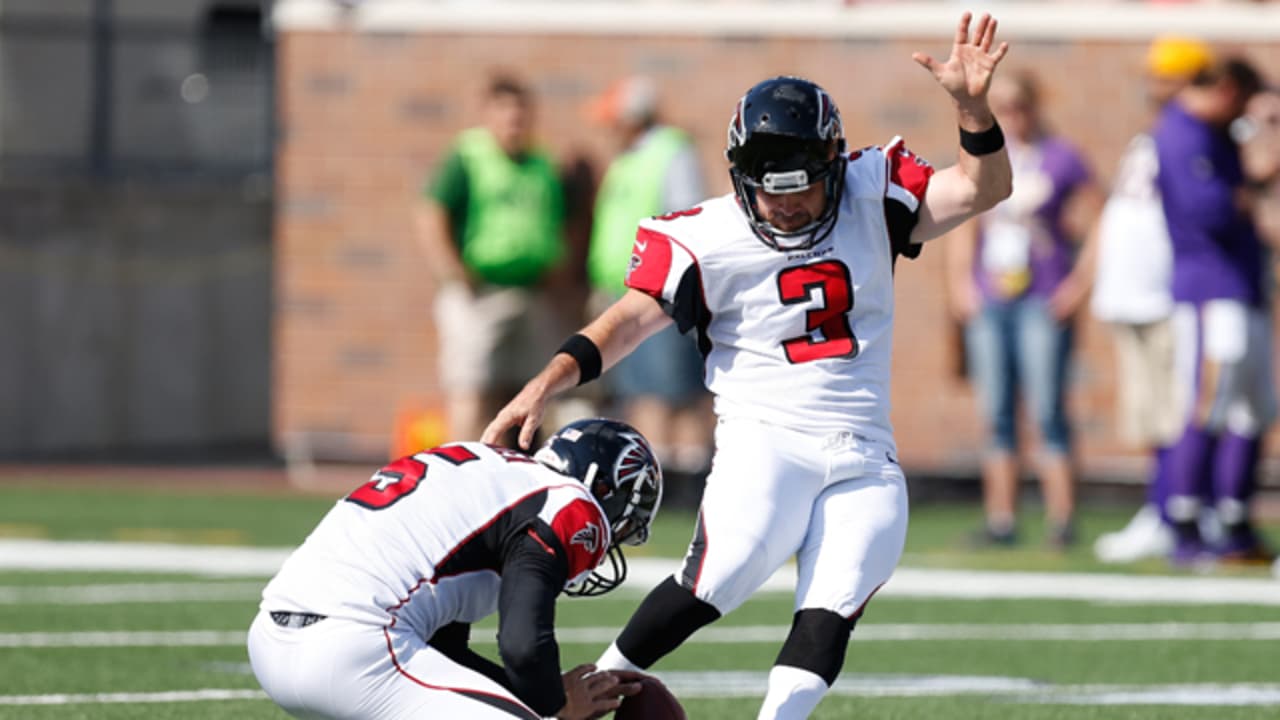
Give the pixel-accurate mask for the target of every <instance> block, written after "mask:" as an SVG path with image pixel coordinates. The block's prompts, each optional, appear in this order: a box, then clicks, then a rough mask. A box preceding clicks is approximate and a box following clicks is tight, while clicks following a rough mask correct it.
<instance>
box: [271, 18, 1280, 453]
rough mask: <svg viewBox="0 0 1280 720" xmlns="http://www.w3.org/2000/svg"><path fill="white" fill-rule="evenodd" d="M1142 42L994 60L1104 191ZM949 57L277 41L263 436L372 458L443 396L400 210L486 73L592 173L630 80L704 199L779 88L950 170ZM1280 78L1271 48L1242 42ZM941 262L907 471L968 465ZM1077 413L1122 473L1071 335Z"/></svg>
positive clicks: (1092, 332) (1093, 364) (868, 137)
mask: <svg viewBox="0 0 1280 720" xmlns="http://www.w3.org/2000/svg"><path fill="white" fill-rule="evenodd" d="M1144 48H1145V42H1144V41H1140V40H1131V41H1127V40H1115V41H1101V40H1099V41H1079V40H1072V41H1050V40H1039V41H1035V40H1032V41H1026V42H1020V43H1018V44H1017V45H1016V47H1015V48H1014V50H1013V52H1012V54H1011V56H1010V58H1009V60H1008V62H1007V65H1008V67H1010V68H1023V67H1026V68H1032V69H1035V70H1037V71H1038V72H1039V73H1040V75H1041V78H1042V80H1043V85H1044V90H1045V97H1046V100H1045V104H1046V109H1047V115H1048V116H1049V117H1050V118H1051V119H1052V121H1053V124H1054V125H1055V127H1056V128H1058V129H1059V130H1060V131H1061V132H1062V133H1063V134H1065V135H1066V136H1068V137H1069V138H1071V139H1073V140H1075V141H1076V142H1077V143H1078V144H1079V145H1081V146H1082V147H1083V149H1084V150H1085V152H1086V154H1087V156H1088V157H1089V159H1090V160H1091V161H1092V162H1093V164H1094V166H1095V168H1096V169H1097V171H1098V172H1099V173H1100V174H1101V175H1102V176H1103V177H1104V179H1105V178H1106V177H1108V176H1109V175H1110V173H1111V172H1112V171H1113V169H1114V158H1115V157H1116V156H1117V154H1118V153H1119V152H1120V151H1121V149H1122V148H1123V146H1124V144H1125V142H1127V140H1128V138H1129V137H1130V136H1131V134H1132V133H1133V132H1134V131H1135V130H1137V129H1139V128H1140V127H1141V126H1142V125H1143V123H1144V109H1143V104H1142V99H1141V90H1140V85H1139V82H1138V79H1137V75H1136V71H1137V68H1138V67H1139V64H1140V60H1141V58H1142V53H1143V51H1144ZM917 49H921V50H926V51H928V52H931V53H934V54H936V55H945V53H946V50H947V43H946V41H943V40H939V39H937V38H934V39H915V40H913V39H909V38H895V39H889V40H882V41H881V40H865V39H858V40H848V39H829V38H828V39H812V38H799V37H743V36H732V37H730V36H726V37H722V38H717V37H713V36H702V37H660V36H643V37H639V36H625V35H610V36H582V35H568V34H545V35H518V34H515V35H513V34H493V35H477V34H465V35H459V34H457V33H448V34H445V33H440V34H432V33H416V32H415V33H391V32H382V33H367V32H354V31H350V30H341V29H339V30H330V31H322V32H321V31H293V32H285V33H283V34H282V35H281V37H280V40H279V87H280V106H279V110H280V115H281V122H282V126H283V138H282V141H281V143H280V146H279V166H278V167H279V176H278V183H279V188H278V190H279V193H278V199H279V202H278V205H277V207H278V216H277V219H276V222H277V225H276V241H277V248H276V257H277V259H278V262H277V263H276V273H277V277H276V288H277V294H276V303H277V312H276V319H275V322H276V334H275V337H276V346H275V366H274V373H275V380H274V388H275V392H274V421H273V422H274V437H275V439H276V442H277V444H279V445H285V444H288V443H289V442H291V441H292V440H296V439H303V440H307V441H309V444H310V445H311V446H312V448H313V450H314V451H315V452H317V453H319V454H322V455H323V454H331V455H338V456H377V455H381V454H382V453H384V452H385V451H386V447H387V443H388V441H389V437H390V433H391V429H392V424H393V418H394V416H395V413H396V411H397V409H398V408H400V407H401V406H402V405H403V404H404V403H405V402H406V401H407V400H408V399H412V398H424V399H428V400H429V399H430V398H432V397H434V396H435V395H436V394H437V392H438V387H437V385H436V380H435V373H434V365H435V362H434V352H435V351H434V342H435V338H434V335H433V332H432V328H431V324H430V322H429V302H430V297H431V292H432V288H431V284H430V281H429V280H428V278H427V274H426V273H425V272H424V268H423V259H422V255H421V254H420V252H419V251H418V248H417V246H416V245H415V240H414V238H413V234H412V227H411V224H410V210H411V207H412V204H413V203H414V202H415V196H416V194H417V192H418V189H419V187H420V185H421V183H422V180H423V177H424V175H425V174H426V173H427V172H428V171H429V170H430V169H431V168H432V167H433V166H434V164H435V163H436V161H437V160H438V159H439V158H440V156H441V153H442V152H443V150H444V149H445V147H446V145H447V143H448V142H449V140H450V139H451V138H452V137H453V135H454V134H455V133H456V132H457V131H459V130H460V129H462V128H464V127H466V126H467V125H469V124H471V123H472V122H474V121H475V119H476V111H477V108H478V100H479V89H480V87H481V86H482V83H483V80H484V78H485V77H486V74H487V71H488V70H489V69H491V68H494V67H503V68H510V69H515V70H517V71H519V72H521V73H523V74H524V75H525V76H526V77H527V78H528V79H529V80H530V82H531V83H532V84H533V86H534V87H535V89H536V90H537V92H538V95H539V97H540V118H539V120H540V123H539V125H540V134H541V137H542V138H543V140H544V141H545V143H546V144H547V145H548V146H549V147H550V148H551V149H552V150H553V151H554V153H555V154H556V155H557V156H558V157H560V158H561V159H562V160H566V161H567V160H569V159H571V158H578V157H582V156H585V157H588V158H590V159H592V160H593V161H594V162H595V163H597V167H601V166H602V164H603V162H604V161H605V160H606V159H607V154H608V151H609V147H608V142H607V140H606V139H605V138H603V137H601V135H600V134H599V133H597V132H595V131H594V130H592V129H590V128H589V127H587V126H586V125H585V124H584V122H583V120H582V117H581V115H580V114H579V110H578V108H579V107H580V105H581V103H582V102H583V101H584V99H585V98H587V97H588V96H590V95H591V94H592V93H594V92H596V91H598V90H599V89H601V88H602V87H604V86H605V85H607V84H608V83H609V82H610V81H612V80H613V79H615V78H617V77H619V76H621V75H623V74H625V73H628V72H633V71H644V72H647V73H649V74H651V75H653V76H654V77H656V78H657V79H658V80H659V81H660V82H661V83H662V86H663V96H664V105H665V108H666V115H667V117H668V119H670V120H671V121H673V122H675V123H677V124H679V125H681V126H683V127H685V128H687V129H689V130H690V131H691V132H692V133H693V135H694V137H695V138H696V140H697V141H698V143H699V147H700V150H701V153H702V158H703V166H704V170H705V172H706V176H707V178H708V179H709V181H710V184H711V187H712V189H713V190H716V191H717V192H721V191H727V190H728V189H729V186H728V181H727V177H726V175H725V168H724V162H723V160H722V155H721V151H722V148H723V143H724V125H725V122H726V121H727V119H728V115H729V113H730V110H731V108H732V106H733V103H734V102H735V101H736V99H737V97H738V96H739V95H740V94H741V92H742V91H743V90H744V89H745V88H747V87H748V86H750V85H751V84H753V83H754V82H756V81H758V80H760V79H762V78H764V77H768V76H771V75H775V74H780V73H793V74H800V75H804V76H807V77H810V78H813V79H814V80H816V81H818V82H819V83H821V84H822V85H823V86H825V87H826V88H827V89H828V90H829V91H831V93H832V94H833V96H834V97H835V98H836V100H837V102H838V103H839V104H840V107H841V110H842V112H843V115H844V119H845V122H846V126H847V127H846V130H847V134H848V135H849V138H850V142H851V144H853V145H855V146H857V145H860V144H871V143H882V142H884V141H887V140H888V139H889V138H890V137H892V136H893V135H895V134H900V135H902V136H904V137H905V138H906V139H907V141H908V144H909V145H910V146H911V147H913V148H914V149H916V150H917V151H918V152H919V153H921V154H922V155H924V156H925V157H927V158H930V159H931V160H933V161H934V163H935V164H938V165H947V164H949V163H950V162H951V161H952V159H953V156H954V149H955V142H956V140H955V135H956V131H955V124H954V120H953V118H952V115H951V110H950V105H949V102H948V101H947V99H946V98H945V97H944V96H943V94H942V92H941V91H940V90H938V89H937V88H936V86H935V85H934V82H933V80H932V78H931V77H929V75H928V74H927V73H926V72H924V71H923V70H921V69H920V68H918V67H917V66H916V65H915V64H914V63H913V62H912V61H911V59H910V56H911V52H912V51H913V50H917ZM1247 51H1248V54H1249V55H1250V56H1252V57H1253V58H1254V59H1256V60H1257V61H1258V62H1259V63H1260V65H1261V66H1262V67H1264V68H1266V67H1277V66H1278V65H1280V44H1276V43H1272V44H1257V43H1254V44H1251V45H1250V46H1249V48H1248V49H1247ZM940 250H941V248H940V247H930V248H928V249H927V250H926V252H925V254H924V256H923V257H922V259H921V260H919V261H917V262H914V263H906V264H903V265H900V267H899V273H898V280H897V285H898V302H899V306H898V313H899V317H898V322H897V335H896V348H895V362H896V375H895V378H894V381H895V382H894V395H893V404H894V416H893V417H894V422H895V426H896V428H897V433H898V441H899V444H900V446H901V452H902V458H903V461H904V462H905V463H906V464H908V465H909V466H912V467H915V468H919V469H929V470H957V471H965V470H968V469H971V468H972V467H973V466H974V464H975V462H976V458H977V454H978V447H979V443H980V434H979V430H978V428H977V425H976V423H975V420H974V417H975V414H974V413H975V409H974V406H973V399H972V393H971V392H970V391H969V389H968V388H967V387H966V386H965V384H964V383H963V382H961V381H960V380H958V379H957V377H956V375H955V373H954V371H953V370H952V368H954V367H955V365H956V363H957V355H956V352H957V349H956V346H955V345H954V343H953V342H952V341H951V335H950V334H949V327H948V322H947V320H946V317H945V313H944V309H943V296H942V294H941V287H942V263H941V256H942V253H941V251H940ZM1080 329H1081V334H1080V339H1081V343H1080V345H1079V352H1078V353H1077V362H1076V365H1075V370H1074V381H1073V385H1072V411H1073V415H1074V417H1075V419H1076V423H1077V427H1078V429H1079V437H1080V441H1081V442H1080V447H1081V450H1082V454H1083V457H1084V459H1085V462H1086V465H1087V468H1088V469H1089V470H1090V471H1091V472H1094V473H1115V472H1120V473H1123V472H1130V471H1133V470H1134V469H1135V468H1136V467H1137V466H1136V464H1135V462H1134V460H1135V458H1134V457H1133V456H1132V455H1130V454H1127V453H1126V451H1125V449H1124V448H1122V447H1119V446H1118V445H1117V444H1116V442H1115V441H1114V436H1113V435H1114V434H1113V422H1112V417H1111V408H1112V401H1111V395H1112V390H1113V387H1112V384H1113V374H1112V373H1113V371H1112V356H1111V347H1110V345H1109V342H1108V339H1107V337H1106V332H1105V329H1103V328H1100V327H1098V326H1097V325H1096V324H1094V323H1092V322H1091V321H1085V322H1083V323H1082V324H1081V328H1080Z"/></svg>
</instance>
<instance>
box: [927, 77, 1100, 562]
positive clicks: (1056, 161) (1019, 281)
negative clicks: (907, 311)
mask: <svg viewBox="0 0 1280 720" xmlns="http://www.w3.org/2000/svg"><path fill="white" fill-rule="evenodd" d="M991 109H992V110H993V111H994V112H995V114H996V117H997V118H999V120H1000V124H1001V125H1002V126H1003V127H1004V129H1005V134H1006V137H1007V138H1008V144H1009V158H1010V162H1011V163H1012V164H1013V195H1012V196H1011V197H1010V198H1009V199H1008V200H1005V201H1004V202H1003V203H1001V204H999V205H997V206H996V207H995V209H994V210H991V211H988V212H987V213H985V214H984V215H981V216H979V218H978V219H977V220H976V221H974V222H970V223H968V224H966V225H964V226H961V228H960V229H959V230H958V231H957V232H958V235H959V237H957V238H955V239H956V241H957V242H954V243H951V244H950V247H949V248H948V276H949V281H950V282H949V288H950V302H951V309H952V312H953V313H954V314H955V316H956V317H957V319H959V320H961V321H963V322H965V323H966V324H967V327H966V333H965V335H966V338H965V339H966V345H967V348H968V355H969V359H968V362H969V368H970V372H971V374H972V378H973V381H974V384H975V386H976V389H977V392H978V396H979V399H980V404H981V407H982V411H983V414H984V420H985V422H986V424H987V427H988V433H989V436H990V446H989V449H988V451H987V454H986V457H985V459H984V461H983V470H982V485H983V504H984V511H985V516H986V525H985V527H984V528H983V530H982V532H981V534H980V537H979V539H980V541H981V542H983V543H991V544H999V545H1010V544H1013V543H1014V542H1016V539H1017V536H1016V522H1015V517H1016V504H1017V489H1018V475H1019V472H1018V437H1017V400H1018V396H1019V395H1022V396H1024V399H1025V400H1027V401H1028V404H1029V407H1030V411H1031V415H1032V417H1033V418H1034V419H1035V423H1036V426H1037V427H1038V428H1039V430H1040V440H1041V452H1040V453H1039V457H1038V466H1039V467H1038V470H1039V478H1040V485H1041V488H1042V490H1043V493H1044V502H1045V511H1046V516H1047V519H1048V528H1049V530H1048V538H1047V540H1048V542H1049V543H1050V545H1051V546H1053V547H1056V548H1062V547H1065V546H1067V545H1069V544H1071V543H1072V542H1073V541H1074V537H1075V536H1074V529H1073V525H1072V515H1073V512H1074V503H1075V501H1074V482H1075V478H1074V471H1073V467H1072V458H1071V431H1070V427H1069V425H1068V421H1067V413H1066V404H1065V397H1064V396H1065V393H1064V389H1065V384H1066V374H1067V363H1068V359H1069V356H1070V353H1071V343H1072V327H1071V323H1072V316H1073V315H1074V314H1075V312H1076V310H1078V309H1079V308H1080V307H1081V305H1082V304H1083V303H1084V300H1085V298H1086V296H1087V292H1088V286H1089V283H1088V280H1087V274H1088V273H1087V270H1085V269H1081V267H1080V266H1077V265H1075V264H1074V255H1075V253H1074V248H1073V246H1072V244H1073V241H1074V239H1075V238H1080V237H1083V235H1084V232H1083V228H1084V227H1086V226H1087V225H1086V223H1091V222H1092V218H1093V217H1094V216H1095V215H1096V211H1097V208H1098V207H1099V206H1100V205H1101V200H1102V198H1101V194H1100V193H1099V192H1098V190H1097V188H1096V187H1095V186H1094V184H1093V180H1092V177H1091V175H1090V172H1089V169H1088V168H1087V167H1086V166H1085V162H1084V159H1083V157H1082V156H1081V155H1080V153H1079V152H1078V151H1077V150H1076V149H1075V148H1074V147H1072V146H1071V144H1070V143H1068V142H1067V141H1066V140H1064V139H1063V138H1061V137H1058V136H1056V135H1054V134H1053V133H1051V132H1050V130H1049V128H1048V127H1047V126H1046V124H1045V122H1044V120H1043V118H1042V116H1041V113H1040V102H1039V90H1038V87H1037V84H1036V82H1035V79H1034V78H1033V77H1032V76H1031V75H1030V74H1027V73H1022V74H1015V75H1013V76H1011V77H1008V78H997V79H996V81H995V82H994V83H993V84H992V86H991Z"/></svg>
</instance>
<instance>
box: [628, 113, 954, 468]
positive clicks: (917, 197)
mask: <svg viewBox="0 0 1280 720" xmlns="http://www.w3.org/2000/svg"><path fill="white" fill-rule="evenodd" d="M932 175H933V168H932V167H930V165H929V164H928V163H926V162H924V161H923V160H921V159H919V158H917V157H916V156H915V155H913V154H912V153H911V152H910V151H908V150H907V149H906V148H905V147H903V145H902V142H901V139H898V138H895V139H894V140H893V141H892V142H890V143H889V144H888V145H886V146H884V147H872V148H866V149H863V150H860V151H857V152H854V153H851V154H850V156H849V162H848V165H847V170H846V173H845V182H844V191H843V194H842V196H841V198H840V205H839V215H838V218H837V221H836V225H835V228H834V229H833V230H832V231H831V233H830V234H829V235H828V236H827V237H826V238H825V239H824V240H823V241H822V242H820V243H818V244H817V245H816V246H814V247H811V248H808V249H805V250H795V251H788V252H782V251H779V250H774V249H773V248H770V247H768V246H767V245H765V244H764V243H763V242H762V241H761V240H760V239H759V238H758V237H756V235H755V234H754V233H753V232H752V229H751V227H750V225H749V224H748V221H747V217H746V215H745V214H744V212H743V211H742V209H741V207H740V206H739V205H738V202H737V198H736V196H735V195H733V194H730V195H725V196H723V197H718V198H714V199H711V200H708V201H706V202H704V203H702V204H701V205H698V206H696V207H694V208H691V209H689V210H685V211H681V212H677V213H672V214H670V215H664V216H661V217H657V218H652V219H649V220H645V221H643V222H641V224H640V228H639V231H638V232H637V234H636V243H635V248H634V250H633V255H632V258H631V267H630V268H629V269H628V273H627V285H628V287H631V288H634V289H636V290H639V291H641V292H644V293H646V294H648V295H650V296H652V297H654V298H655V299H657V300H658V301H659V302H661V303H662V304H663V307H664V308H665V309H666V310H667V311H668V312H669V313H670V314H671V316H672V317H673V318H674V319H675V321H676V323H677V325H678V326H679V328H680V329H681V331H686V332H687V331H688V330H690V329H691V328H692V329H696V331H697V334H698V346H699V348H700V349H701V350H702V353H703V356H704V357H705V358H706V377H705V379H706V384H707V387H708V389H710V390H711V391H712V392H713V393H715V396H716V413H717V414H718V415H719V416H720V417H722V418H736V417H747V418H754V419H757V420H762V421H765V422H770V423H775V424H778V425H785V426H787V427H790V428H793V429H796V430H800V431H804V432H815V433H830V432H853V433H854V434H856V435H860V436H862V437H864V438H867V439H872V440H877V441H880V442H883V443H886V444H887V445H888V446H889V447H891V448H892V447H893V431H892V428H891V426H890V423H889V367H890V352H891V348H892V344H893V267H894V261H895V259H896V257H897V256H898V255H906V256H908V257H915V256H917V255H918V254H919V252H920V246H919V245H913V244H912V243H911V242H910V234H911V230H912V229H913V228H914V227H915V223H916V220H917V217H918V213H919V209H920V202H921V200H922V199H923V198H924V193H925V190H926V188H927V187H928V184H929V179H930V177H931V176H932Z"/></svg>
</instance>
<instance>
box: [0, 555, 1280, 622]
mask: <svg viewBox="0 0 1280 720" xmlns="http://www.w3.org/2000/svg"><path fill="white" fill-rule="evenodd" d="M289 553H290V549H288V548H245V547H209V546H190V545H166V544H159V543H91V542H56V541H48V540H0V570H62V571H67V572H81V571H85V572H89V571H121V572H165V573H190V574H193V575H204V576H213V577H262V578H266V577H269V576H270V575H272V574H274V573H275V572H276V570H278V569H279V567H280V564H281V563H283V562H284V560H285V558H287V557H288V555H289ZM678 566H679V562H678V561H676V560H670V559H658V558H636V559H634V560H632V561H631V562H630V571H629V573H628V578H627V585H626V587H628V588H630V589H633V590H647V589H649V588H650V587H652V586H654V585H656V584H657V583H659V582H661V581H662V580H663V579H665V578H666V577H668V576H670V575H671V574H672V573H673V572H675V571H676V570H677V569H678ZM794 586H795V568H794V566H790V565H788V566H786V567H784V568H783V569H781V570H779V571H778V572H777V573H775V574H774V575H773V577H771V578H769V580H768V581H766V582H765V584H764V586H763V587H762V590H764V591H766V592H768V591H778V592H788V591H791V590H792V589H793V588H794ZM881 592H882V593H883V594H884V595H887V596H898V597H929V598H963V599H1058V600H1088V601H1095V602H1129V603H1150V604H1232V605H1271V606H1276V605H1280V581H1277V580H1275V579H1269V578H1221V577H1204V576H1153V575H1120V574H1103V573H1047V572H1002V571H990V570H939V569H933V568H900V569H899V570H898V571H897V572H896V573H894V576H893V578H892V579H891V580H890V581H889V583H888V584H887V585H885V587H884V589H883V590H882V591H881ZM156 597H157V599H159V598H160V597H163V595H162V594H161V593H157V594H156Z"/></svg>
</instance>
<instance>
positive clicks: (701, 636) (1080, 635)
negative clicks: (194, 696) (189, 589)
mask: <svg viewBox="0 0 1280 720" xmlns="http://www.w3.org/2000/svg"><path fill="white" fill-rule="evenodd" d="M788 629H789V626H787V625H736V626H735V625H713V626H711V627H707V628H703V629H702V630H699V631H698V632H697V633H695V634H694V635H693V637H691V638H689V640H688V641H687V643H688V644H691V645H736V644H746V643H781V642H782V640H783V639H784V638H786V636H787V631H788ZM617 634H618V628H617V627H613V626H608V627H562V628H559V629H557V630H556V637H557V638H558V639H559V640H560V642H562V643H582V644H604V643H608V642H610V641H612V640H613V639H614V638H615V637H617ZM854 638H855V642H878V641H892V642H907V641H940V640H982V641H990V640H998V641H1007V642H1044V641H1062V642H1076V641H1079V642H1102V641H1113V640H1118V641H1126V642H1138V641H1153V640H1155V641H1163V640H1230V641H1274V640H1280V622H1255V623H1102V624H1092V625H1083V624H1081V625H1070V624H1060V625H1038V624H1031V623H1027V624H1020V625H942V624H889V623H886V624H876V623H864V624H862V625H859V626H858V629H857V630H856V631H855V632H854ZM472 641H473V642H475V643H476V644H479V645H492V644H494V642H496V641H495V640H494V636H493V635H492V634H491V633H480V632H478V633H476V634H475V637H474V638H473V640H472ZM244 642H245V630H234V631H220V630H175V631H119V632H25V633H0V648H18V647H215V646H232V645H243V644H244Z"/></svg>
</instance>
